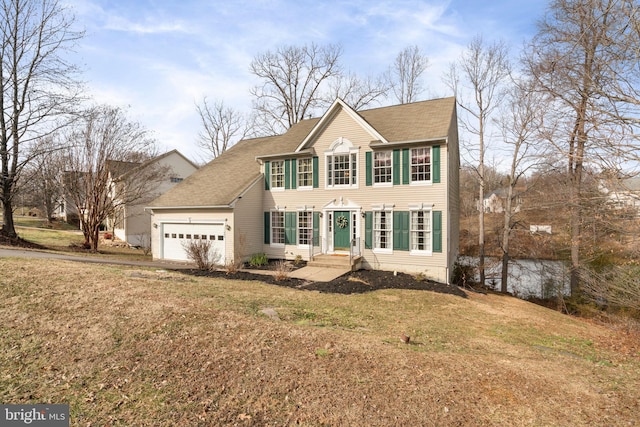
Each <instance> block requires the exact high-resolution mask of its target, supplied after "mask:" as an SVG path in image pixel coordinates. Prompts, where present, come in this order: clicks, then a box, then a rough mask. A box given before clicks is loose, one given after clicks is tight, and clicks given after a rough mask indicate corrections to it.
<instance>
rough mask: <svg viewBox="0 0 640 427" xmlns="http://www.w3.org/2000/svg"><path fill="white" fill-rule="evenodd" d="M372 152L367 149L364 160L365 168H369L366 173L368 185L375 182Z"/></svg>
mask: <svg viewBox="0 0 640 427" xmlns="http://www.w3.org/2000/svg"><path fill="white" fill-rule="evenodd" d="M372 154H373V153H372V152H371V151H367V152H366V153H364V160H365V169H366V170H367V173H366V178H367V179H366V185H367V186H370V185H371V184H372V183H373V177H372V175H373V166H372V161H371V156H372Z"/></svg>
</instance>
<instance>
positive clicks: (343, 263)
mask: <svg viewBox="0 0 640 427" xmlns="http://www.w3.org/2000/svg"><path fill="white" fill-rule="evenodd" d="M360 259H361V257H359V256H356V257H353V258H352V260H351V262H349V256H347V255H344V256H342V255H317V256H315V257H314V258H313V261H308V262H307V265H306V266H305V267H302V268H300V269H298V270H295V271H292V272H291V273H290V274H289V276H290V277H294V278H296V279H304V280H310V281H314V282H330V281H331V280H333V279H336V278H338V277H340V276H342V275H343V274H347V273H349V272H350V271H354V270H357V269H358V268H360Z"/></svg>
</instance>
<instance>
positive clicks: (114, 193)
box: [56, 150, 198, 246]
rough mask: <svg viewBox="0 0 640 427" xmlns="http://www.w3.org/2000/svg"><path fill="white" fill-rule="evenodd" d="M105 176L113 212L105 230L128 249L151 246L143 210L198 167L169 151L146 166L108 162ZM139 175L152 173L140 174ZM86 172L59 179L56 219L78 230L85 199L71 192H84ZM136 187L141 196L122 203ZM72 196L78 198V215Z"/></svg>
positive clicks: (148, 223) (137, 195) (75, 202)
mask: <svg viewBox="0 0 640 427" xmlns="http://www.w3.org/2000/svg"><path fill="white" fill-rule="evenodd" d="M106 168H107V172H108V183H107V186H108V187H109V188H110V189H111V192H110V195H109V197H110V198H111V200H112V202H113V204H114V206H115V209H114V213H113V215H111V216H110V217H109V218H107V220H106V223H105V224H104V226H105V228H106V229H108V230H110V231H112V232H113V233H114V235H115V237H116V238H118V239H120V240H122V241H124V242H127V243H128V244H129V245H131V246H145V245H146V246H150V227H151V222H150V215H149V213H147V212H145V211H144V206H145V205H146V204H147V203H148V202H149V201H150V200H153V199H155V198H156V197H158V196H160V195H161V194H163V193H164V192H165V191H167V190H169V189H170V188H171V187H173V186H175V185H176V184H177V183H179V182H181V181H182V180H183V179H184V178H186V177H188V176H189V175H191V174H192V173H193V172H195V171H196V170H197V169H198V167H197V166H196V165H195V164H194V163H193V162H191V160H189V159H187V158H186V157H185V156H184V155H182V154H181V153H180V152H178V151H177V150H173V151H169V152H167V153H165V154H162V155H160V156H156V157H154V158H152V159H150V160H148V161H146V162H143V163H137V162H123V161H116V160H107V161H106ZM141 171H153V172H150V173H141ZM85 176H86V172H82V171H80V172H77V171H73V172H72V171H66V172H64V173H63V176H62V183H63V195H62V198H61V200H60V202H59V203H58V208H57V210H56V217H57V218H59V219H61V220H63V221H65V222H67V223H69V224H73V225H76V226H78V227H80V226H81V222H80V216H81V215H84V210H85V208H86V203H88V201H87V200H86V199H87V198H86V196H85V195H82V194H78V192H76V191H73V190H71V188H72V186H76V185H77V186H79V188H80V189H83V188H84V185H85V184H84V183H83V182H84V181H83V180H84V177H85ZM147 178H149V179H152V180H153V182H149V183H146V184H147V185H137V184H135V185H132V182H131V180H136V179H137V180H140V179H147ZM127 186H130V187H131V188H133V187H135V188H136V190H132V191H138V192H141V193H140V194H136V195H134V196H131V195H129V200H132V201H133V202H127V201H125V200H121V199H120V198H121V197H122V195H123V194H125V193H126V192H127V191H128V189H127ZM72 194H74V195H75V196H76V197H79V198H80V206H79V209H80V212H79V211H78V207H77V206H76V204H77V203H78V202H77V201H76V200H74V199H73V197H72Z"/></svg>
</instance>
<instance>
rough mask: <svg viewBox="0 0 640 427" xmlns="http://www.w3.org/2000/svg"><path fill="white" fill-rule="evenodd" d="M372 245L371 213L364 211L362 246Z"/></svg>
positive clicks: (368, 246) (367, 247)
mask: <svg viewBox="0 0 640 427" xmlns="http://www.w3.org/2000/svg"><path fill="white" fill-rule="evenodd" d="M372 247H373V213H372V212H365V213H364V248H365V249H371V248H372Z"/></svg>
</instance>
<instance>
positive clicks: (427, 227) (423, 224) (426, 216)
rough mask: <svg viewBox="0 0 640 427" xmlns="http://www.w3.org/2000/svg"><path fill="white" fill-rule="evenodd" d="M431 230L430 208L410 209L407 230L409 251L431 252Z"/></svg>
mask: <svg viewBox="0 0 640 427" xmlns="http://www.w3.org/2000/svg"><path fill="white" fill-rule="evenodd" d="M432 231H433V230H432V223H431V210H427V209H419V210H412V211H411V224H410V230H409V235H410V244H411V246H410V247H411V252H416V253H429V252H431V250H432V248H431V242H432Z"/></svg>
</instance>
